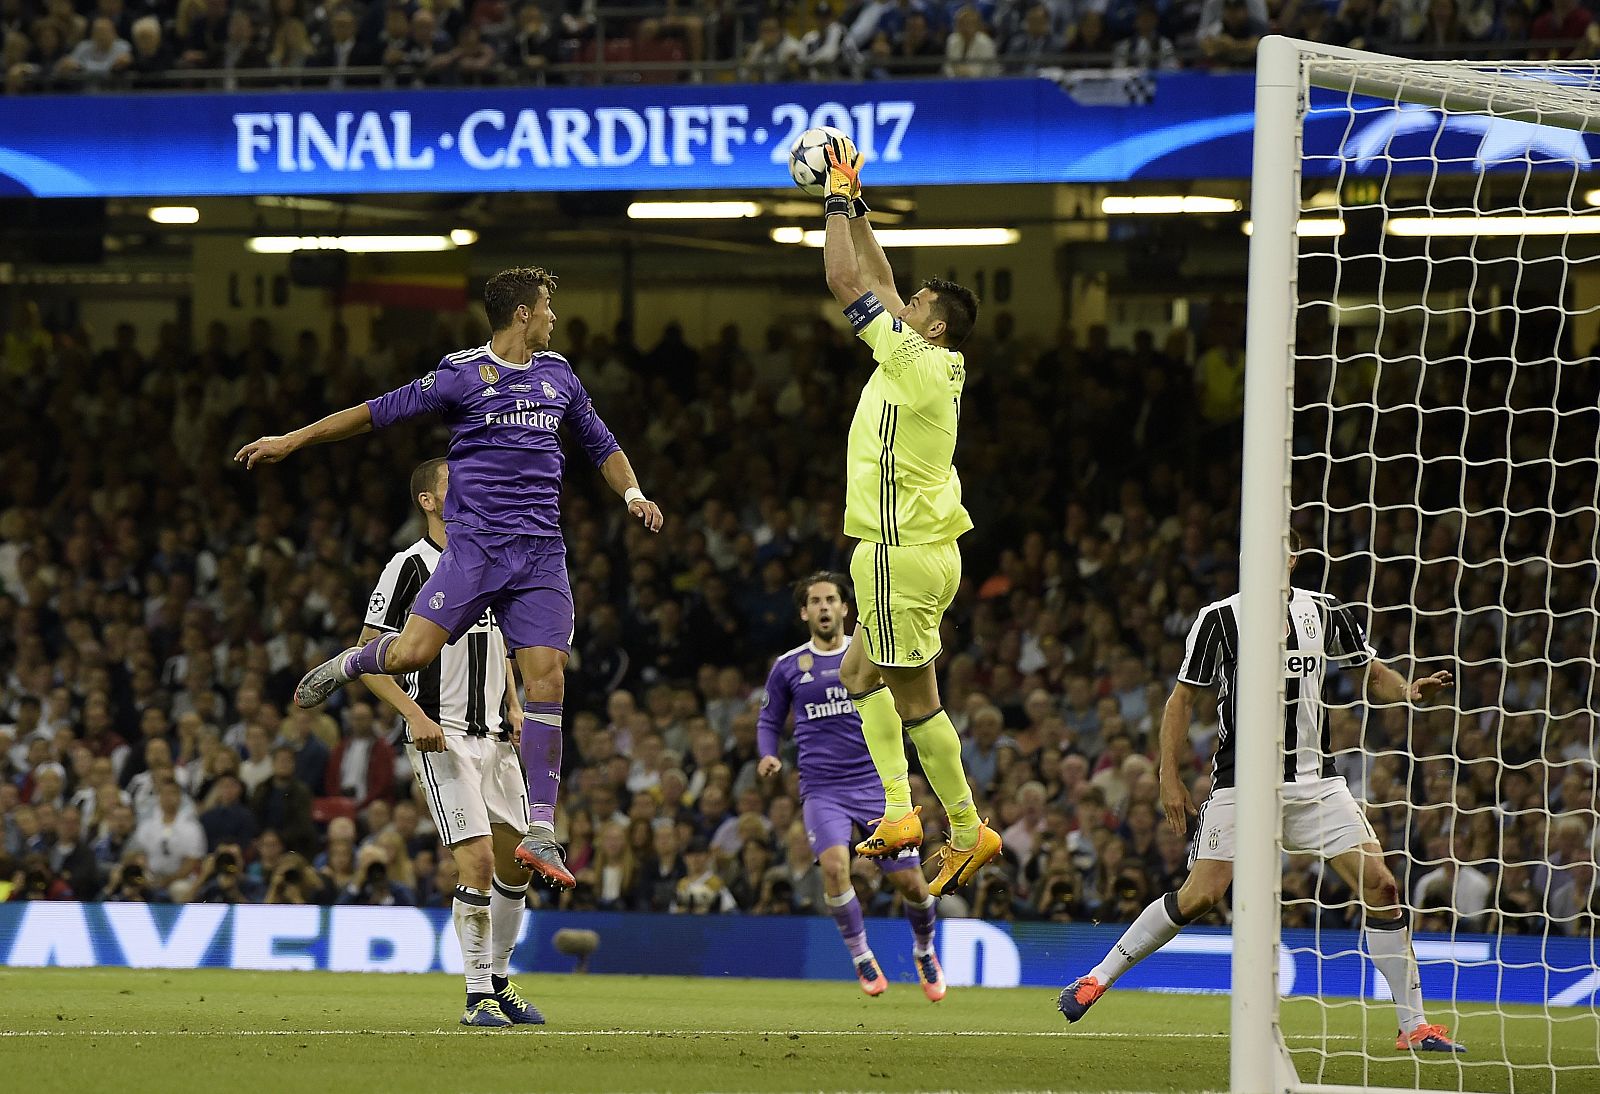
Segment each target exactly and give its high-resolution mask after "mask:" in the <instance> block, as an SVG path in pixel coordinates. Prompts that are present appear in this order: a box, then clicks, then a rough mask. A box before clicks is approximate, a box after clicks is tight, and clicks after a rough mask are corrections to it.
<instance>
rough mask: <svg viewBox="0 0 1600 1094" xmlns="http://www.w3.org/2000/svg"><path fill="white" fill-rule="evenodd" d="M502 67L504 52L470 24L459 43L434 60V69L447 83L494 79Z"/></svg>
mask: <svg viewBox="0 0 1600 1094" xmlns="http://www.w3.org/2000/svg"><path fill="white" fill-rule="evenodd" d="M499 67H500V55H499V54H498V53H497V52H496V51H495V48H494V46H492V45H490V44H489V43H488V42H486V41H484V39H483V35H482V33H480V32H479V30H478V28H477V27H475V26H473V25H471V24H470V23H469V24H468V25H466V26H464V27H462V28H461V34H460V36H459V37H458V38H457V40H456V44H455V45H454V46H453V47H452V48H450V49H448V50H445V51H444V52H443V53H441V54H439V55H438V56H437V57H435V58H434V59H433V62H432V65H431V70H432V71H433V72H434V73H435V74H436V75H437V76H438V77H439V78H440V79H441V80H443V81H444V82H445V83H454V84H482V83H488V82H491V81H492V79H493V77H494V75H495V74H496V73H497V72H498V70H499Z"/></svg>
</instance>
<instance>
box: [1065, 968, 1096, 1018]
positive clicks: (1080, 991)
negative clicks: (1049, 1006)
mask: <svg viewBox="0 0 1600 1094" xmlns="http://www.w3.org/2000/svg"><path fill="white" fill-rule="evenodd" d="M1105 993H1106V985H1104V984H1102V983H1100V981H1098V980H1096V979H1095V978H1094V977H1092V976H1080V977H1078V979H1076V980H1074V981H1073V982H1072V983H1070V984H1068V985H1067V986H1066V987H1064V988H1062V989H1061V995H1060V996H1059V997H1058V998H1057V999H1056V1007H1057V1008H1058V1009H1059V1010H1060V1011H1061V1013H1062V1014H1064V1015H1066V1016H1067V1021H1069V1022H1076V1021H1078V1020H1079V1019H1081V1018H1082V1017H1083V1016H1084V1015H1085V1014H1088V1013H1089V1008H1090V1007H1092V1006H1094V1004H1095V1000H1096V999H1099V998H1100V997H1101V996H1102V995H1104V994H1105Z"/></svg>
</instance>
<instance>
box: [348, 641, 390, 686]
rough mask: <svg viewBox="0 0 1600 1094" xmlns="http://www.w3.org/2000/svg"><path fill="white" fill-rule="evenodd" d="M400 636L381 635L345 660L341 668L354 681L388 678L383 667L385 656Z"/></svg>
mask: <svg viewBox="0 0 1600 1094" xmlns="http://www.w3.org/2000/svg"><path fill="white" fill-rule="evenodd" d="M399 637H400V636H399V635H398V634H380V635H378V637H376V638H374V639H373V640H372V641H371V642H368V643H367V644H366V645H365V646H362V647H361V648H360V649H359V650H356V652H355V653H352V654H351V655H350V656H349V657H346V658H345V659H344V664H343V665H342V666H340V667H341V668H342V669H343V670H344V674H345V675H346V676H348V677H349V678H350V679H352V680H354V679H356V678H357V677H360V676H387V675H389V673H388V672H387V671H386V670H385V669H384V667H383V656H384V654H386V653H388V652H389V647H390V646H392V645H394V640H395V639H396V638H399Z"/></svg>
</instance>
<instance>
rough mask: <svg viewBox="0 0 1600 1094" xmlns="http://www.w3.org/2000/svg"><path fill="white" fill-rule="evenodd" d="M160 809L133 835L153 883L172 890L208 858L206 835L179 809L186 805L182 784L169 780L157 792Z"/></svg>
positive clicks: (189, 815) (191, 816) (198, 824)
mask: <svg viewBox="0 0 1600 1094" xmlns="http://www.w3.org/2000/svg"><path fill="white" fill-rule="evenodd" d="M156 796H157V809H156V811H155V813H153V814H152V815H151V816H150V817H149V819H147V820H145V821H143V822H142V823H141V824H140V825H139V827H138V829H137V830H135V832H134V834H133V845H134V846H135V847H137V848H138V849H139V851H140V852H141V853H142V854H143V855H144V858H145V864H146V867H147V869H148V870H149V873H150V881H151V882H152V884H154V885H155V886H156V887H157V888H162V889H165V888H168V887H170V885H171V884H172V883H173V882H174V881H176V880H177V879H179V878H189V877H190V876H191V875H192V874H193V873H194V872H195V870H196V869H197V868H198V867H199V866H200V860H201V859H203V858H205V854H206V834H205V831H204V829H202V828H201V827H200V822H199V821H197V820H195V819H194V816H193V814H192V810H191V811H190V812H189V814H188V815H184V813H182V812H180V809H179V807H180V806H181V805H184V804H186V803H185V801H184V797H183V791H182V790H180V789H179V788H178V784H177V783H176V782H173V781H172V780H170V779H168V780H167V781H165V782H163V783H162V784H161V786H160V788H159V789H158V790H157V792H156Z"/></svg>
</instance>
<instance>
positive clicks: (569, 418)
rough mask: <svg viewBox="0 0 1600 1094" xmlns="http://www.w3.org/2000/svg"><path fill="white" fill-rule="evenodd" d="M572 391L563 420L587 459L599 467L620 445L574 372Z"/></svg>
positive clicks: (618, 449) (619, 449) (619, 448)
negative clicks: (569, 427)
mask: <svg viewBox="0 0 1600 1094" xmlns="http://www.w3.org/2000/svg"><path fill="white" fill-rule="evenodd" d="M572 391H573V395H572V401H571V402H569V403H568V404H567V414H566V418H565V422H566V424H567V425H569V426H571V427H572V432H573V433H575V434H576V435H577V437H578V443H579V444H581V445H583V450H584V451H585V452H587V453H588V454H589V461H590V462H591V463H593V464H594V465H595V466H596V467H599V466H600V465H601V464H603V463H605V462H606V460H607V459H609V458H610V457H611V453H613V452H620V451H622V446H621V445H620V444H618V443H617V438H616V437H614V436H612V435H611V430H609V429H607V428H606V423H605V422H603V421H601V420H600V415H599V413H597V412H596V411H595V409H594V401H593V400H591V399H590V398H589V392H588V391H587V390H585V388H584V386H583V381H582V380H579V379H578V377H577V374H576V373H574V374H573V377H572Z"/></svg>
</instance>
